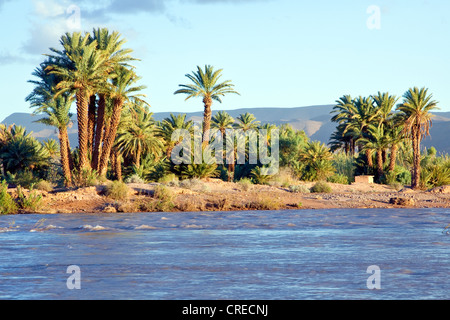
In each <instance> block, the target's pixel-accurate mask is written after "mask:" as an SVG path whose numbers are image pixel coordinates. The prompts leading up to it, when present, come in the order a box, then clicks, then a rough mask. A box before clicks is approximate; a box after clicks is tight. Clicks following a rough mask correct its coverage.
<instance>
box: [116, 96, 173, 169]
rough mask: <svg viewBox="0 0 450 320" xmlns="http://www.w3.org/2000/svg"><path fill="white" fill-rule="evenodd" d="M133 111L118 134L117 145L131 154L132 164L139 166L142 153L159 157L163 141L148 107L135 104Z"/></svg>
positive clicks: (125, 152) (124, 151) (155, 157)
mask: <svg viewBox="0 0 450 320" xmlns="http://www.w3.org/2000/svg"><path fill="white" fill-rule="evenodd" d="M133 111H134V112H132V113H131V115H130V119H129V122H128V123H127V124H126V125H124V126H123V130H121V131H120V132H119V134H118V137H117V147H118V148H120V149H122V150H123V153H124V154H128V155H131V156H132V157H133V160H134V166H135V167H136V168H139V167H140V163H141V157H142V156H143V154H151V155H152V156H153V158H154V159H155V160H158V159H159V158H160V157H161V155H162V151H163V149H164V141H163V139H162V137H161V135H160V133H159V129H158V127H157V126H156V122H155V121H154V119H153V113H151V112H149V111H148V108H145V106H144V105H143V104H140V105H135V106H134V107H133Z"/></svg>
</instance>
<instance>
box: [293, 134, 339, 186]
mask: <svg viewBox="0 0 450 320" xmlns="http://www.w3.org/2000/svg"><path fill="white" fill-rule="evenodd" d="M332 159H333V155H332V153H331V152H330V149H329V148H328V147H327V146H325V144H323V143H321V142H319V141H313V142H308V144H307V145H306V147H305V148H304V149H303V150H302V151H301V153H300V161H301V162H302V164H303V165H304V170H303V175H302V179H303V180H305V181H318V180H324V179H326V178H327V177H328V176H330V175H331V174H333V173H334V172H335V169H334V167H333V163H332Z"/></svg>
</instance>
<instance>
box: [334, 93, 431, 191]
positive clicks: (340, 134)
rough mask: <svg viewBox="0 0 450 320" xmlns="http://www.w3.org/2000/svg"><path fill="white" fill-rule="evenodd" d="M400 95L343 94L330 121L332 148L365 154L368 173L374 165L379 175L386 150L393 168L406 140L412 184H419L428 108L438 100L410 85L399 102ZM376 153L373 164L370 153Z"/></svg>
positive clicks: (390, 169)
mask: <svg viewBox="0 0 450 320" xmlns="http://www.w3.org/2000/svg"><path fill="white" fill-rule="evenodd" d="M399 99H400V98H399V97H396V96H394V95H390V94H389V93H381V92H378V93H377V94H376V95H373V96H369V97H362V96H359V97H357V98H354V99H352V97H351V96H349V95H345V96H343V97H341V98H340V99H339V100H337V101H336V105H335V107H334V108H333V111H332V113H333V114H334V116H333V117H332V121H334V122H337V123H338V125H337V128H336V130H335V132H334V133H333V134H332V136H331V142H330V145H331V149H332V150H338V149H343V150H345V152H346V153H348V154H351V155H354V154H355V152H356V151H357V150H358V151H361V152H363V153H364V154H365V158H366V159H365V160H366V168H367V170H368V171H367V173H368V172H370V170H371V168H373V167H376V174H377V176H378V178H381V176H382V175H383V174H384V168H385V162H386V161H387V156H388V153H389V165H388V171H389V172H393V171H394V169H395V165H396V159H397V152H398V149H399V146H400V144H402V143H405V142H409V143H411V144H412V149H413V170H412V175H411V176H412V187H413V188H419V186H420V159H421V150H420V143H421V140H422V139H423V138H424V137H425V136H427V135H429V130H430V127H431V125H432V114H431V113H430V111H432V110H433V109H436V108H437V102H436V101H434V100H432V95H431V94H429V93H428V89H426V88H420V89H419V88H417V87H414V88H410V89H409V90H408V91H407V92H406V93H405V94H404V95H403V101H402V102H401V103H399V104H397V102H398V101H399ZM374 155H375V166H374V161H373V156H374Z"/></svg>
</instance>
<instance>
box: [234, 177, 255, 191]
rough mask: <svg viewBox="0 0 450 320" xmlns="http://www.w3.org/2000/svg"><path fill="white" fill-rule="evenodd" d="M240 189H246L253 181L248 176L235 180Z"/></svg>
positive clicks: (250, 186) (251, 185)
mask: <svg viewBox="0 0 450 320" xmlns="http://www.w3.org/2000/svg"><path fill="white" fill-rule="evenodd" d="M237 184H238V186H239V187H240V188H241V190H242V191H248V190H250V189H251V188H252V187H253V182H252V180H250V179H249V178H243V179H241V180H239V181H238V182H237Z"/></svg>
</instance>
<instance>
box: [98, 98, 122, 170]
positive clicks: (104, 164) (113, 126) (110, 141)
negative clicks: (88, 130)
mask: <svg viewBox="0 0 450 320" xmlns="http://www.w3.org/2000/svg"><path fill="white" fill-rule="evenodd" d="M122 106H123V100H122V99H114V106H113V112H112V116H111V120H110V129H109V131H108V133H107V135H106V136H105V142H104V144H103V148H102V153H101V157H100V163H99V174H100V175H102V176H105V175H106V170H107V168H108V162H109V157H110V154H111V149H112V147H113V145H114V141H115V139H116V133H117V128H118V127H119V123H120V117H121V115H122Z"/></svg>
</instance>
